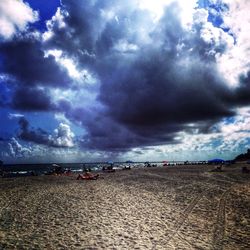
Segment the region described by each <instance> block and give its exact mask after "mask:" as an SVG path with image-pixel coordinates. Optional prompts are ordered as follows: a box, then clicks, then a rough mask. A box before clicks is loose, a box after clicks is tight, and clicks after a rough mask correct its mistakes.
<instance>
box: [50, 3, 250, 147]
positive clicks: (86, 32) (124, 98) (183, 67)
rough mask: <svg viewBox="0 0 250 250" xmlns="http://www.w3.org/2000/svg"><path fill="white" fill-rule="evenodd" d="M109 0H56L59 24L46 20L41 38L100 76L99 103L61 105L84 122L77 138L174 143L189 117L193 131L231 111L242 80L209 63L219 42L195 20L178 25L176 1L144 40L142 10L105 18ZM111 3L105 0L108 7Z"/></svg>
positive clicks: (206, 128)
mask: <svg viewBox="0 0 250 250" xmlns="http://www.w3.org/2000/svg"><path fill="white" fill-rule="evenodd" d="M110 4H111V2H110V1H94V2H91V1H90V2H87V3H86V4H85V3H84V4H83V3H82V2H81V1H74V2H71V1H65V0H64V1H63V6H64V7H63V11H62V12H61V13H62V15H64V21H65V27H63V28H59V26H58V25H57V24H56V23H54V26H53V24H52V25H51V26H50V28H51V31H53V32H54V34H53V36H52V38H51V39H49V40H48V41H47V46H49V47H50V46H52V47H53V48H57V49H63V50H65V51H67V53H70V54H72V55H73V56H76V57H77V59H78V62H79V63H80V64H81V66H82V67H89V68H90V69H91V70H92V71H94V72H95V73H96V74H97V76H98V77H99V79H100V82H101V87H100V93H99V96H98V100H99V101H100V102H101V103H102V104H103V105H104V107H105V108H104V109H103V108H102V109H99V108H95V109H92V110H86V109H84V108H80V107H79V108H74V109H70V110H69V109H68V111H67V112H66V115H67V117H68V118H69V119H71V120H73V121H77V122H78V123H80V124H81V125H82V126H83V127H84V128H86V129H87V136H85V137H84V143H83V144H84V145H87V146H88V147H91V148H96V149H102V150H127V149H128V148H133V147H137V146H149V145H161V144H166V143H176V140H175V136H176V133H177V132H179V131H182V130H185V131H188V130H190V127H189V126H188V124H190V123H196V126H197V131H199V132H200V133H209V132H211V131H212V128H213V124H214V123H215V122H216V121H218V120H220V119H221V118H223V117H229V116H232V115H234V114H235V113H234V111H233V110H234V108H235V107H236V106H237V105H241V104H243V100H245V101H244V104H245V103H249V100H247V98H246V97H247V94H245V93H248V91H249V83H248V80H247V79H243V80H242V84H241V86H240V87H239V88H238V89H237V90H236V92H235V91H234V90H232V89H229V88H228V87H227V85H226V84H225V82H224V80H222V78H221V77H220V75H219V73H218V71H217V67H216V60H215V55H216V53H223V52H224V51H225V49H226V43H225V42H223V41H222V42H221V43H215V42H211V43H206V42H205V41H204V40H203V39H202V38H201V29H202V27H203V26H202V25H203V24H202V23H201V22H198V23H195V24H194V25H193V29H192V31H191V32H187V31H186V30H185V29H183V27H182V25H181V23H180V18H179V13H180V10H179V7H178V5H177V4H175V3H174V4H172V5H170V6H169V7H168V8H166V10H165V15H164V16H163V17H162V19H161V20H160V22H159V24H158V25H157V26H156V27H155V29H154V30H152V31H151V32H150V34H149V39H151V42H149V43H143V42H141V40H140V39H139V35H138V32H140V31H139V30H138V29H137V28H136V25H137V24H138V22H139V21H140V18H141V21H142V20H143V21H144V20H146V19H145V16H146V15H147V13H145V12H142V11H140V10H138V9H132V8H129V7H128V5H127V6H125V7H124V6H123V7H124V8H120V9H119V11H118V12H117V13H116V14H117V18H111V19H109V20H106V19H104V18H103V17H102V14H101V13H103V11H104V12H105V11H108V10H109V9H110V6H111V5H110ZM117 6H118V4H117V5H116V3H113V2H112V8H113V9H115V7H117ZM66 13H67V14H66ZM148 28H149V29H150V26H149V27H148ZM69 38H70V39H69ZM121 41H125V42H126V43H127V44H136V45H137V46H138V48H139V49H138V50H136V51H134V52H133V51H132V52H131V51H130V52H129V53H127V52H126V51H119V50H117V49H114V47H115V45H117V44H119V42H121ZM79 51H81V52H82V53H79ZM90 55H94V56H92V57H91V56H90ZM104 110H105V111H104Z"/></svg>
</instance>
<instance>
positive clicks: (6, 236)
mask: <svg viewBox="0 0 250 250" xmlns="http://www.w3.org/2000/svg"><path fill="white" fill-rule="evenodd" d="M211 169H213V166H206V165H194V166H168V167H159V168H143V169H132V170H128V171H121V170H120V171H116V172H115V173H104V174H101V176H102V177H103V178H101V179H98V180H94V181H86V180H85V181H84V180H76V175H73V176H70V177H67V176H34V177H20V178H2V179H0V188H1V190H0V249H216V250H217V249H234V250H235V249H250V240H249V239H250V174H242V173H241V171H240V169H241V165H239V164H238V165H237V164H235V165H232V166H229V167H225V168H224V170H225V171H224V172H222V173H212V172H210V171H209V170H211Z"/></svg>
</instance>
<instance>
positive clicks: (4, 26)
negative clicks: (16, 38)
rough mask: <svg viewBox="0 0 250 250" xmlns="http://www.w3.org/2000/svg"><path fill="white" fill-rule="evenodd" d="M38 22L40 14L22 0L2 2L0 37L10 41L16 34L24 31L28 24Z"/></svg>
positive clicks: (0, 9) (5, 0) (0, 7)
mask: <svg viewBox="0 0 250 250" xmlns="http://www.w3.org/2000/svg"><path fill="white" fill-rule="evenodd" d="M37 20H38V13H37V12H36V11H33V10H32V9H31V8H30V6H29V5H28V4H26V3H24V2H23V1H22V0H1V1H0V37H2V38H3V39H10V38H11V37H12V36H13V35H14V34H15V33H16V32H18V31H24V30H25V29H26V27H27V25H28V23H34V22H35V21H37Z"/></svg>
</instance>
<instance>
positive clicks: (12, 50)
mask: <svg viewBox="0 0 250 250" xmlns="http://www.w3.org/2000/svg"><path fill="white" fill-rule="evenodd" d="M0 55H1V56H2V58H3V65H2V66H1V71H3V72H4V73H7V74H9V75H11V76H13V77H15V78H16V79H17V81H19V82H20V83H21V84H22V85H24V86H35V85H42V86H54V87H55V86H59V87H66V86H69V83H70V78H69V77H68V75H67V72H66V71H65V70H63V69H61V68H60V67H59V66H58V64H57V63H56V61H55V58H54V56H51V55H50V56H48V57H45V54H44V52H43V50H42V45H41V43H40V42H39V41H38V40H37V39H35V38H25V37H23V38H18V39H16V40H13V41H10V42H5V43H3V44H0Z"/></svg>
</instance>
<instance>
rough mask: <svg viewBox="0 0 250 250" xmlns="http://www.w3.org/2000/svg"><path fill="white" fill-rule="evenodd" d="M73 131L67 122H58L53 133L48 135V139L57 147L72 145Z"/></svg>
mask: <svg viewBox="0 0 250 250" xmlns="http://www.w3.org/2000/svg"><path fill="white" fill-rule="evenodd" d="M74 136H75V135H74V133H73V132H72V131H71V129H70V126H69V125H68V124H64V123H60V124H59V127H58V128H57V129H55V131H54V135H53V136H50V138H49V139H50V141H51V142H52V144H53V145H54V146H57V147H74V140H73V139H74Z"/></svg>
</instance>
